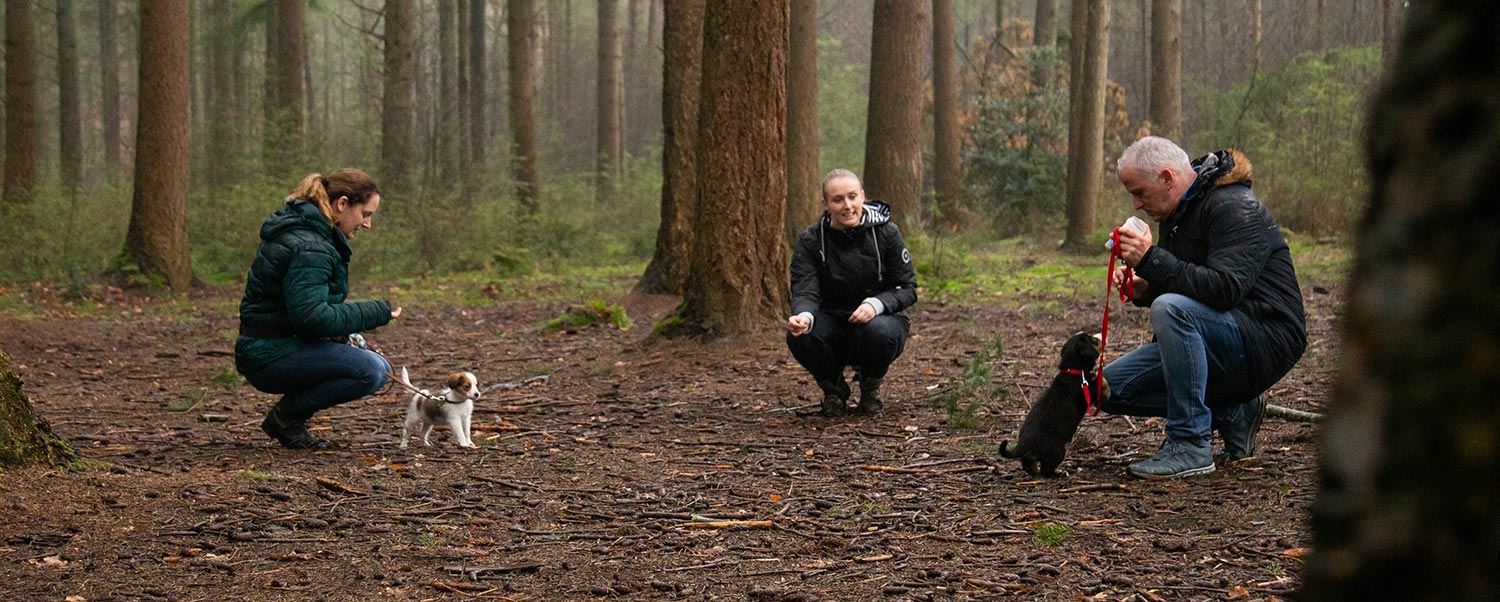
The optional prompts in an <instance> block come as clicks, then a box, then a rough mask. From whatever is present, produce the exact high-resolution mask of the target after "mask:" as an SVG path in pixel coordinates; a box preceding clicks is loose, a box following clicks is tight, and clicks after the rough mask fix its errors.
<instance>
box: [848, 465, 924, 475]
mask: <svg viewBox="0 0 1500 602" xmlns="http://www.w3.org/2000/svg"><path fill="white" fill-rule="evenodd" d="M859 469H860V470H873V471H875V472H890V473H895V474H917V473H921V472H927V471H925V470H922V469H920V468H901V467H899V466H880V465H876V464H866V465H864V466H861V467H859Z"/></svg>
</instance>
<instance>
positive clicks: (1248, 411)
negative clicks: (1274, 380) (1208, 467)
mask: <svg viewBox="0 0 1500 602" xmlns="http://www.w3.org/2000/svg"><path fill="white" fill-rule="evenodd" d="M1265 417H1266V401H1265V400H1264V399H1262V398H1260V397H1256V398H1254V399H1251V400H1250V401H1247V402H1244V403H1242V404H1240V405H1239V406H1237V407H1235V408H1234V409H1232V410H1230V411H1229V412H1227V415H1226V416H1225V417H1224V421H1223V422H1221V423H1220V424H1219V436H1220V437H1223V438H1224V450H1223V451H1221V452H1219V453H1218V454H1215V455H1214V460H1216V461H1218V463H1220V464H1224V463H1228V462H1234V461H1235V460H1243V459H1245V458H1248V457H1250V456H1253V455H1255V436H1256V435H1258V434H1260V423H1261V420H1264V419H1265Z"/></svg>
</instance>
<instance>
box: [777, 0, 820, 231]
mask: <svg viewBox="0 0 1500 602" xmlns="http://www.w3.org/2000/svg"><path fill="white" fill-rule="evenodd" d="M788 52H789V54H788V58H787V63H786V176H787V183H786V220H785V223H786V228H785V233H786V240H788V241H796V240H797V234H798V233H800V232H801V231H802V229H803V228H806V227H807V225H808V224H811V223H813V220H816V219H818V215H819V214H820V213H822V205H821V203H820V201H819V199H821V198H822V190H820V188H822V181H823V178H822V174H821V173H819V169H818V168H819V167H820V164H819V162H818V3H817V0H797V1H794V2H792V3H791V45H790V49H789V51H788Z"/></svg>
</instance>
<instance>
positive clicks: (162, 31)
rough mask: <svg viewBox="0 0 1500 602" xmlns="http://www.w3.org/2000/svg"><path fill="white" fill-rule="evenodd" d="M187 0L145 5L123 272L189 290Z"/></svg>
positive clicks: (155, 0) (157, 0)
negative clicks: (133, 171) (138, 103)
mask: <svg viewBox="0 0 1500 602" xmlns="http://www.w3.org/2000/svg"><path fill="white" fill-rule="evenodd" d="M187 18H188V2H187V0H146V1H143V2H141V44H140V47H141V71H140V88H141V98H150V99H151V102H143V103H141V106H140V120H139V125H138V129H137V131H136V160H135V193H134V195H133V197H132V199H131V204H130V226H129V227H128V228H127V230H126V232H125V249H124V252H123V253H122V254H121V258H120V259H121V265H120V266H119V267H120V268H121V270H122V271H123V272H124V273H125V274H126V275H130V276H139V277H140V278H143V279H144V280H145V282H146V283H149V284H152V285H165V286H167V287H169V288H171V289H172V290H177V291H181V290H186V289H188V288H191V287H192V286H193V285H194V283H195V278H194V276H193V266H192V259H191V257H190V256H189V254H188V233H187V192H188V118H189V110H190V109H189V107H188V99H189V96H190V95H191V93H192V92H191V90H190V89H189V87H190V81H189V76H188V73H189V62H190V61H189V60H188V31H187V29H186V28H184V27H182V23H184V22H186V21H187Z"/></svg>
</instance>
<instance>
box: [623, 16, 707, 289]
mask: <svg viewBox="0 0 1500 602" xmlns="http://www.w3.org/2000/svg"><path fill="white" fill-rule="evenodd" d="M664 8H665V11H666V16H665V20H666V23H665V25H664V29H663V31H662V37H663V39H662V42H663V45H664V47H665V48H666V53H665V61H664V62H663V65H662V105H661V114H662V136H663V141H662V143H663V148H662V153H661V172H662V186H661V225H660V226H658V227H657V231H656V251H655V253H654V254H653V255H652V256H651V263H649V264H647V265H646V272H645V274H643V275H642V276H641V280H640V282H639V283H637V284H636V290H637V291H639V292H643V293H652V294H682V292H683V287H684V286H685V285H686V284H687V271H688V268H689V267H690V266H689V264H690V256H691V254H692V248H693V229H692V226H693V224H692V223H691V217H692V215H693V214H694V212H695V211H696V210H697V206H698V104H699V103H698V99H699V92H700V90H699V87H700V86H701V85H702V81H703V62H702V59H703V10H704V0H667V1H666V4H665V5H664Z"/></svg>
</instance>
